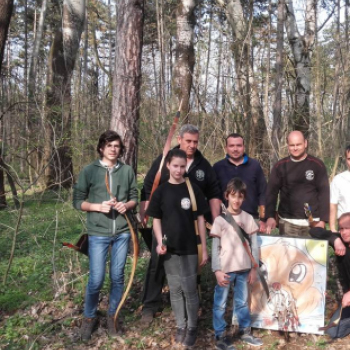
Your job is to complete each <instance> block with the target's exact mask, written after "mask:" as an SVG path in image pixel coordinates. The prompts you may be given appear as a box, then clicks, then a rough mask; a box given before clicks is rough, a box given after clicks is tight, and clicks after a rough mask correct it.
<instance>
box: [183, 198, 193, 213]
mask: <svg viewBox="0 0 350 350" xmlns="http://www.w3.org/2000/svg"><path fill="white" fill-rule="evenodd" d="M181 208H182V209H185V210H188V209H190V208H191V201H190V199H189V198H187V197H185V198H182V199H181Z"/></svg>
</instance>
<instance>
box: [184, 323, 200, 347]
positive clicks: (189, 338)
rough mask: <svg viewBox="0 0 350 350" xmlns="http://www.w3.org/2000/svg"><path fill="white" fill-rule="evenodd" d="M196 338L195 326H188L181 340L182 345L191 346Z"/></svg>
mask: <svg viewBox="0 0 350 350" xmlns="http://www.w3.org/2000/svg"><path fill="white" fill-rule="evenodd" d="M196 340H197V327H195V328H188V329H187V333H186V337H185V340H184V341H183V343H182V344H183V345H184V346H187V347H191V346H193V345H194V344H195V343H196Z"/></svg>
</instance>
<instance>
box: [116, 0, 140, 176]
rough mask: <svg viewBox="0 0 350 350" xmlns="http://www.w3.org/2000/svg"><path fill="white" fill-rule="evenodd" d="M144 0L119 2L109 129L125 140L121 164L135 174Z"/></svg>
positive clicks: (122, 0) (121, 0) (123, 0)
mask: <svg viewBox="0 0 350 350" xmlns="http://www.w3.org/2000/svg"><path fill="white" fill-rule="evenodd" d="M143 20H144V1H143V0H133V1H132V0H119V1H118V15H117V37H116V59H115V68H114V72H113V101H112V119H111V129H112V130H115V131H117V132H118V133H119V134H120V136H121V137H122V139H123V140H124V143H125V146H126V151H125V154H124V161H125V162H126V163H127V164H129V165H131V166H132V167H133V169H134V171H135V172H136V170H137V153H136V152H137V146H138V125H137V123H138V120H139V116H140V111H139V108H140V88H141V57H142V43H143Z"/></svg>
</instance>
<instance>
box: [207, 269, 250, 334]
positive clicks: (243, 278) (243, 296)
mask: <svg viewBox="0 0 350 350" xmlns="http://www.w3.org/2000/svg"><path fill="white" fill-rule="evenodd" d="M248 274H249V271H246V272H241V273H235V272H230V273H228V275H229V276H230V284H229V285H228V286H227V287H220V286H219V285H216V286H215V292H214V305H213V326H214V331H215V336H221V335H222V334H223V332H224V331H225V328H226V326H227V323H226V322H225V310H226V303H227V297H228V294H229V291H230V286H232V288H233V293H234V297H233V299H234V308H233V309H234V313H235V315H236V317H237V319H238V324H239V329H240V330H242V329H244V328H247V327H250V323H251V319H250V313H249V308H248V282H247V278H248Z"/></svg>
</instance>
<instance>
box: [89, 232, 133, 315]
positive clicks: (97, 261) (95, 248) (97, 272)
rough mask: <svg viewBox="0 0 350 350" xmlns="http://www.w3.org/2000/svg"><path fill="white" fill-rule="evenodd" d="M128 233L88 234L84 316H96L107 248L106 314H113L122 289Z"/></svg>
mask: <svg viewBox="0 0 350 350" xmlns="http://www.w3.org/2000/svg"><path fill="white" fill-rule="evenodd" d="M129 241H130V233H129V232H124V233H121V234H119V235H116V236H113V237H102V236H89V267H90V275H89V282H88V285H87V286H86V293H85V305H84V316H85V317H88V318H92V317H95V316H96V310H97V305H98V299H99V294H100V290H101V288H102V285H103V281H104V279H105V274H106V262H107V255H108V249H109V247H111V250H110V269H109V272H110V273H109V277H110V279H111V290H110V294H109V308H108V315H114V313H115V311H116V310H117V307H118V305H119V302H120V299H121V297H122V295H123V291H124V267H125V262H126V257H127V253H128V248H129Z"/></svg>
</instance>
